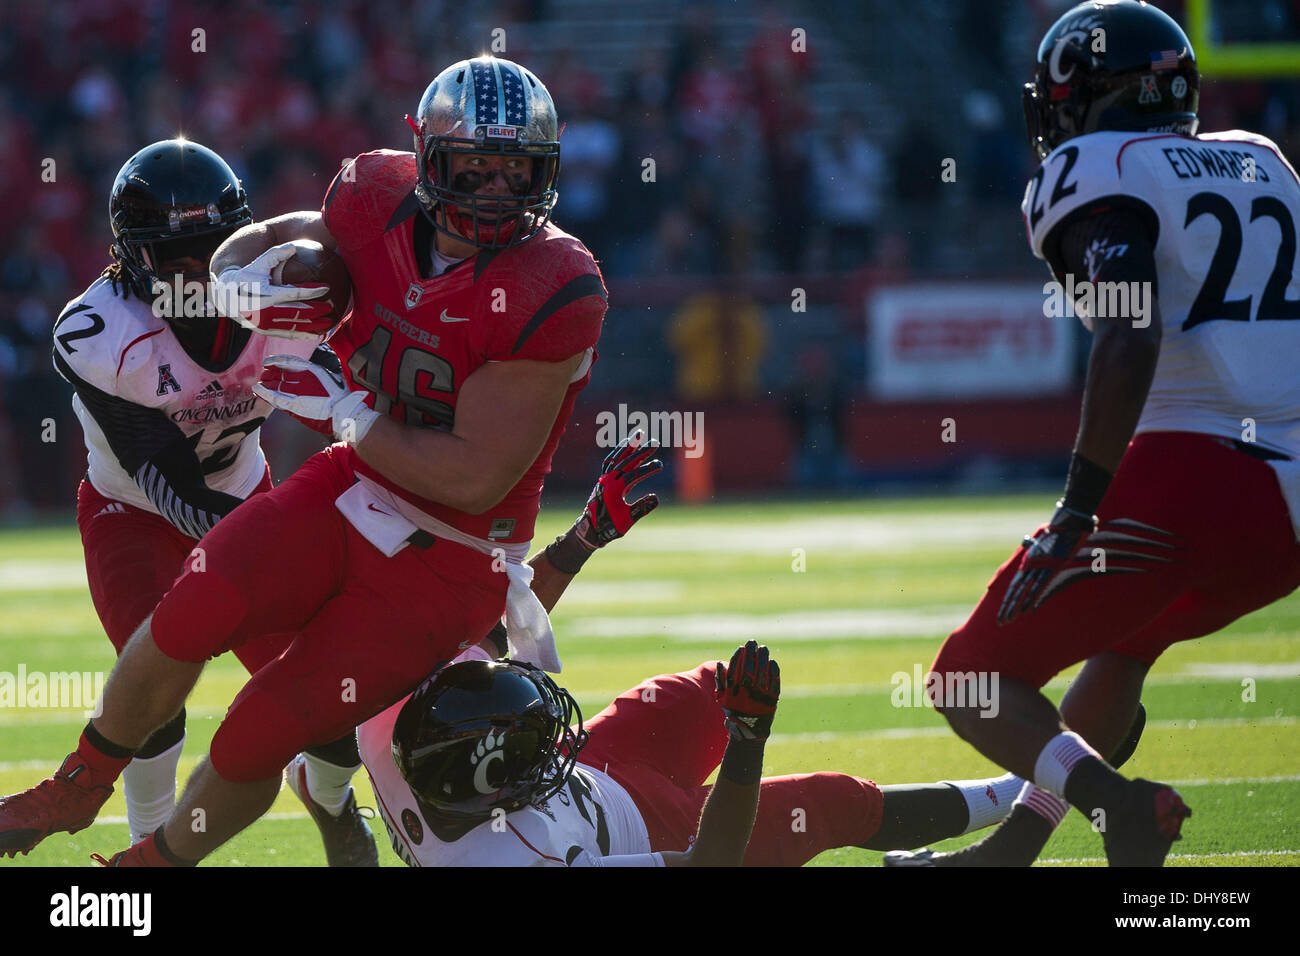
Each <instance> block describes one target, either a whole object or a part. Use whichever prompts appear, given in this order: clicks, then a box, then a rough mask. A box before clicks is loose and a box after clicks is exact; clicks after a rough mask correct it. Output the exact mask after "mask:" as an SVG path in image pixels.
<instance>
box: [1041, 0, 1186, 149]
mask: <svg viewBox="0 0 1300 956" xmlns="http://www.w3.org/2000/svg"><path fill="white" fill-rule="evenodd" d="M1200 85H1201V81H1200V75H1199V74H1198V73H1197V71H1196V56H1195V54H1193V53H1192V45H1191V43H1190V42H1189V41H1188V39H1187V34H1185V33H1183V30H1182V28H1181V27H1180V26H1178V24H1177V23H1175V22H1174V21H1173V20H1172V19H1170V17H1169V16H1168V15H1167V14H1165V13H1163V12H1162V11H1160V10H1158V9H1156V8H1155V7H1153V6H1151V5H1150V4H1148V3H1142V2H1138V0H1091V2H1088V3H1081V4H1079V5H1078V6H1077V7H1074V8H1072V9H1070V10H1068V11H1066V13H1065V14H1064V15H1063V16H1062V17H1061V18H1060V19H1059V20H1057V21H1056V23H1054V24H1053V25H1052V28H1051V29H1050V30H1048V31H1047V35H1046V36H1044V37H1043V42H1042V43H1040V44H1039V46H1038V69H1037V71H1036V73H1035V76H1034V82H1032V83H1026V84H1025V87H1024V105H1025V125H1026V126H1027V127H1028V131H1029V145H1030V147H1031V148H1033V150H1034V151H1035V152H1036V153H1037V154H1038V156H1039V158H1040V159H1046V158H1047V156H1048V155H1049V154H1050V153H1051V152H1052V150H1054V149H1056V147H1057V146H1059V145H1061V143H1063V142H1065V141H1066V140H1068V139H1071V138H1073V137H1075V136H1082V135H1083V134H1084V133H1093V132H1096V131H1098V130H1132V131H1134V132H1170V133H1179V134H1182V135H1184V136H1194V135H1196V127H1197V123H1198V120H1197V117H1196V108H1197V103H1198V100H1199V97H1200Z"/></svg>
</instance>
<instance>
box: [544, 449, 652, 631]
mask: <svg viewBox="0 0 1300 956" xmlns="http://www.w3.org/2000/svg"><path fill="white" fill-rule="evenodd" d="M658 451H659V442H657V441H649V442H647V441H646V440H645V435H644V434H643V433H641V432H640V431H636V432H634V433H632V434H631V435H629V436H628V437H627V438H625V439H623V441H622V442H621V443H620V444H619V446H618V447H617V448H615V449H614V450H613V451H611V452H610V453H609V454H608V455H606V456H605V460H604V462H603V463H602V464H601V469H600V476H599V477H598V478H597V479H596V484H595V486H594V487H593V488H592V489H591V496H590V497H588V498H587V504H586V506H585V507H584V508H583V509H582V513H581V514H580V515H578V520H577V521H575V522H574V523H573V527H571V528H570V529H569V530H568V531H566V532H565V533H564V534H562V535H560V536H559V537H558V538H556V539H555V540H554V541H553V542H551V544H549V545H547V547H546V549H545V550H544V551H540V552H538V553H537V554H535V555H534V556H533V558H532V560H531V561H529V562H528V563H529V565H531V566H532V569H533V582H532V586H533V592H534V593H535V594H536V595H537V599H538V600H539V601H541V602H542V607H544V608H546V610H547V611H548V612H549V611H551V610H553V609H554V607H555V604H556V602H557V601H559V599H560V595H561V594H563V593H564V590H565V588H567V587H568V586H569V582H570V581H572V580H573V578H574V575H576V574H577V573H578V572H579V571H580V570H582V566H583V565H584V564H585V563H586V562H587V559H588V558H590V557H591V556H592V555H593V554H595V553H596V551H597V550H599V549H600V548H603V547H604V546H605V545H607V544H609V543H610V542H611V541H616V540H618V539H619V538H621V537H623V535H625V534H627V533H628V532H629V531H631V530H632V525H634V524H636V523H637V522H638V521H640V520H641V519H642V518H644V517H645V516H646V515H648V514H649V513H650V512H652V511H654V510H655V508H657V507H659V496H658V495H655V494H648V495H643V496H642V497H640V498H638V499H637V500H636V501H631V502H629V501H628V495H629V494H630V493H631V491H632V489H633V488H635V487H636V486H637V485H639V484H641V482H643V481H645V480H646V479H647V478H650V477H651V476H653V475H657V474H659V472H661V471H663V467H664V463H663V462H662V461H660V460H659V459H657V458H655V455H656V454H657V453H658Z"/></svg>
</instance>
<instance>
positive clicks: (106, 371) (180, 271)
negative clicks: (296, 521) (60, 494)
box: [54, 139, 379, 866]
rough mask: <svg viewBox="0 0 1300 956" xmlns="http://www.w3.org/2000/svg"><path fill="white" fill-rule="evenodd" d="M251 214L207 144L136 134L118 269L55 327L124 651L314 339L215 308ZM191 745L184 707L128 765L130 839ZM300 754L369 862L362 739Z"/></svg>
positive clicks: (97, 558) (101, 570)
mask: <svg viewBox="0 0 1300 956" xmlns="http://www.w3.org/2000/svg"><path fill="white" fill-rule="evenodd" d="M252 220H253V217H252V213H251V212H250V211H249V206H248V202H247V197H246V196H245V194H244V189H243V187H242V186H241V185H240V182H239V180H238V179H237V178H236V176H235V174H234V172H232V171H231V169H230V167H229V166H228V165H227V164H226V162H225V161H224V160H223V159H222V158H221V157H220V156H218V155H217V154H216V153H214V152H212V150H210V149H208V148H207V147H205V146H201V145H200V144H198V143H194V142H190V141H188V140H183V139H174V140H167V141H164V142H159V143H153V144H152V145H150V146H146V147H145V148H144V149H142V150H140V151H139V152H138V153H136V154H135V155H134V156H132V157H131V158H130V159H129V160H127V162H126V163H125V164H124V165H123V166H122V170H121V172H119V173H118V174H117V179H116V181H115V182H114V183H113V189H112V193H111V195H110V197H109V222H110V225H111V227H112V230H113V237H114V240H113V245H112V255H113V259H114V262H113V264H112V265H110V266H109V267H108V268H107V269H105V270H104V273H103V275H102V276H100V277H99V278H98V279H97V280H95V282H94V283H92V284H91V286H90V287H89V288H88V289H86V291H85V292H83V293H82V294H81V295H79V296H77V297H76V298H74V299H72V300H71V301H70V302H69V303H68V304H67V306H65V307H64V310H63V313H62V315H60V317H59V320H58V322H57V323H56V324H55V327H54V366H55V368H56V369H58V371H59V374H60V375H62V376H63V377H64V378H65V379H66V380H67V381H68V383H69V384H70V385H72V386H73V388H74V389H75V391H76V396H75V398H74V399H73V402H72V405H73V409H74V410H75V411H76V413H77V417H78V419H80V421H81V426H82V430H83V431H84V432H85V439H86V450H87V458H88V462H87V469H86V478H85V480H84V481H82V482H81V486H80V487H79V488H78V490H77V526H78V527H79V528H80V530H81V540H82V544H83V545H84V547H85V555H86V577H87V580H88V581H89V582H90V595H91V598H92V600H93V601H94V604H95V610H96V612H97V613H98V614H99V619H100V621H101V622H102V623H103V625H104V631H105V633H107V635H108V639H109V640H110V641H111V642H112V644H113V649H114V650H115V651H117V653H119V654H120V653H121V652H122V650H123V648H125V646H126V643H127V641H128V640H129V639H130V637H131V635H132V633H134V631H135V630H136V628H138V627H139V626H140V622H141V621H143V620H144V619H145V618H146V617H148V616H149V614H150V613H151V612H152V611H153V609H154V607H155V606H157V604H158V602H159V600H161V599H162V596H163V595H164V594H166V593H167V589H168V588H170V587H171V585H172V582H173V581H175V580H176V578H177V577H178V576H179V575H180V574H181V572H182V571H184V570H185V567H186V565H187V563H189V559H190V558H191V557H192V556H194V554H195V552H194V548H195V546H196V545H197V544H198V542H199V539H200V538H202V537H203V535H205V534H206V533H207V532H208V531H210V530H211V529H212V528H213V527H214V526H215V525H216V524H217V522H219V521H221V520H222V519H223V518H224V517H225V516H226V515H228V514H229V513H230V512H231V511H233V510H234V509H235V508H236V507H237V506H238V505H240V504H241V503H242V502H243V501H244V500H245V499H247V498H249V497H252V496H254V495H258V494H261V493H262V492H265V491H267V490H269V489H270V487H271V473H270V468H269V467H268V466H267V463H266V458H265V457H264V456H263V454H262V449H261V446H260V444H259V441H258V438H259V435H260V433H261V432H260V429H261V425H262V423H263V422H265V421H266V418H267V416H268V415H270V414H271V412H272V411H273V409H272V407H271V405H270V404H268V403H267V402H265V401H263V400H262V399H261V398H259V397H257V396H256V395H254V394H253V391H252V387H253V385H255V384H256V383H257V380H258V378H259V376H260V375H261V373H262V362H263V360H264V359H265V358H266V357H267V356H269V355H272V354H274V353H277V352H288V353H289V354H291V355H295V356H298V357H306V356H310V355H312V354H313V352H314V351H315V350H316V347H317V345H319V343H320V341H321V336H318V335H317V336H312V337H309V338H306V339H298V340H286V339H271V338H267V337H266V336H262V335H254V334H253V333H252V332H251V331H250V330H249V329H246V328H242V327H241V326H239V325H238V324H236V323H235V322H234V321H233V320H231V319H228V318H225V317H223V316H221V315H218V314H216V312H215V310H213V308H212V307H211V305H210V304H209V303H208V301H207V296H206V293H207V288H208V264H209V260H210V258H211V256H212V253H213V251H214V250H215V249H216V248H217V247H218V246H219V245H220V244H221V243H222V242H223V241H225V240H226V239H228V238H229V237H230V236H231V235H232V234H233V233H234V232H235V230H236V229H238V228H239V227H240V226H242V225H245V224H247V223H250V222H252ZM200 563H201V562H200ZM284 643H285V642H284V641H283V640H282V638H281V637H279V636H275V635H273V636H272V637H271V638H270V639H268V640H261V641H253V642H250V643H248V644H245V645H243V646H242V647H239V648H236V650H235V656H236V657H238V658H239V660H240V662H241V663H243V664H244V666H245V667H247V668H248V671H249V673H250V674H252V673H256V672H257V671H258V670H259V669H260V668H261V667H262V666H263V665H264V664H266V663H268V662H269V661H271V660H273V659H274V658H275V657H276V656H278V654H279V653H280V651H281V650H283V645H284ZM184 740H185V709H184V708H183V707H182V708H181V709H180V712H179V713H177V714H176V715H175V716H173V717H171V719H170V720H168V721H167V722H166V723H165V724H164V725H163V726H162V727H161V728H159V729H158V730H157V731H155V732H154V733H153V735H152V736H150V737H149V739H148V740H146V741H145V742H144V744H143V745H142V746H141V747H140V748H139V749H138V750H136V752H135V755H134V758H133V759H132V760H131V762H130V763H129V764H128V765H127V767H126V770H125V771H124V772H123V774H122V779H123V791H124V796H125V798H126V816H127V822H128V824H129V826H130V830H131V840H132V842H133V843H134V842H138V841H140V840H143V839H144V838H145V837H147V836H148V835H149V834H150V833H152V832H153V831H154V830H156V829H157V828H158V827H159V826H161V825H162V823H163V821H165V820H166V819H167V816H168V814H170V813H171V810H172V806H173V803H174V801H175V795H176V767H177V764H178V763H179V761H180V757H181V748H182V746H183V744H184ZM300 759H301V763H302V765H303V773H304V774H305V781H306V782H305V784H304V787H303V792H307V790H308V789H309V790H310V792H311V793H312V794H314V795H315V800H312V799H311V798H310V797H308V798H307V803H308V807H309V808H310V809H311V810H312V816H313V818H314V819H315V820H316V822H317V824H318V825H319V826H320V829H321V836H322V838H323V840H324V841H325V853H326V857H327V859H328V860H329V863H330V865H331V866H377V865H378V860H379V856H378V850H377V848H376V846H375V841H374V837H373V835H372V834H371V833H370V828H369V827H368V826H367V825H366V822H365V820H363V819H362V818H361V816H360V814H358V813H357V807H356V800H355V798H354V797H353V795H352V787H351V783H350V780H351V777H352V774H353V773H354V772H355V771H356V770H357V769H359V768H360V765H361V763H360V759H359V758H358V757H357V750H356V740H355V737H354V735H353V734H351V733H348V734H345V735H344V736H343V737H342V738H341V739H340V740H338V741H336V742H335V743H333V744H329V745H326V746H324V747H319V748H317V747H311V748H308V749H307V751H306V752H305V756H304V757H302V758H300Z"/></svg>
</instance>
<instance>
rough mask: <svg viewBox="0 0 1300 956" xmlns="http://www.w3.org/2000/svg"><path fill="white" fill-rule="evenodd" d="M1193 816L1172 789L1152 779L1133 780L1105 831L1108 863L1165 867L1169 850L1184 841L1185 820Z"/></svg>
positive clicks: (1103, 837) (1176, 792) (1104, 837)
mask: <svg viewBox="0 0 1300 956" xmlns="http://www.w3.org/2000/svg"><path fill="white" fill-rule="evenodd" d="M1191 815H1192V811H1191V810H1190V809H1188V807H1187V804H1185V803H1183V798H1182V797H1181V796H1179V795H1178V791H1177V790H1175V789H1174V788H1173V787H1170V786H1167V785H1165V784H1163V783H1155V782H1154V781H1151V780H1133V781H1131V782H1130V783H1129V790H1128V794H1127V796H1126V797H1125V798H1124V801H1123V802H1122V803H1121V804H1120V805H1119V806H1118V807H1116V808H1115V811H1114V812H1113V813H1112V814H1111V815H1110V819H1109V820H1107V826H1106V828H1105V829H1104V830H1103V831H1102V839H1103V841H1104V842H1105V844H1106V859H1107V861H1108V862H1109V863H1110V865H1111V866H1163V865H1164V862H1165V856H1166V855H1167V854H1168V853H1169V848H1170V847H1171V846H1172V845H1173V843H1174V841H1176V840H1181V839H1182V838H1183V837H1182V832H1181V831H1182V826H1183V821H1184V820H1186V819H1187V818H1188V817H1190V816H1191Z"/></svg>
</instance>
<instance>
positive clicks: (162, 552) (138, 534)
mask: <svg viewBox="0 0 1300 956" xmlns="http://www.w3.org/2000/svg"><path fill="white" fill-rule="evenodd" d="M270 488H271V472H270V469H269V468H268V469H267V472H266V474H265V475H264V476H263V478H262V481H261V483H259V484H258V486H257V487H256V488H255V489H254V490H253V494H254V495H256V494H259V493H261V492H264V491H269V490H270ZM250 497H251V496H250ZM77 527H78V528H79V529H80V531H81V543H82V546H83V548H84V550H85V553H86V580H87V581H88V582H89V583H90V599H91V600H92V601H93V602H94V604H95V612H96V613H97V614H98V615H99V620H100V623H101V624H103V625H104V631H105V633H106V634H108V639H109V640H110V641H112V642H113V648H114V650H116V651H117V653H118V654H121V653H122V648H124V647H125V646H126V642H127V641H129V640H130V639H131V635H132V634H134V633H135V631H136V629H137V628H138V627H139V626H140V622H142V621H143V620H144V619H145V618H146V617H148V616H149V614H150V612H151V611H153V609H154V608H155V607H157V606H158V602H159V601H161V600H162V596H163V595H164V594H166V593H167V591H168V589H169V588H170V587H171V586H172V583H173V582H174V581H175V580H176V579H177V578H178V577H180V574H181V571H183V570H184V566H185V561H186V559H187V558H188V557H190V554H191V553H192V552H193V550H194V547H195V546H196V545H197V544H198V541H197V540H195V539H194V538H191V537H189V536H188V535H185V534H182V533H181V532H180V531H178V530H176V528H175V527H174V526H173V525H172V524H171V523H170V522H169V521H168V520H167V519H166V518H164V517H162V516H161V515H157V514H154V513H153V512H150V511H145V510H143V509H141V508H136V507H134V506H133V505H128V504H125V503H124V502H121V501H117V500H115V499H113V498H106V497H105V496H104V495H102V494H100V493H99V492H98V491H97V490H96V489H95V486H94V485H92V484H91V483H90V482H89V481H82V482H81V485H80V487H78V489H77ZM286 646H288V639H287V638H286V637H285V636H283V635H273V636H271V637H270V638H268V639H265V640H259V641H253V642H251V643H249V644H248V645H246V646H244V647H241V648H240V649H239V650H238V651H236V656H237V657H238V658H239V660H240V661H241V662H242V663H243V664H244V666H245V667H247V668H248V672H249V673H250V674H251V673H253V672H254V671H256V670H257V669H258V668H259V667H261V666H262V665H263V664H265V663H267V662H268V661H270V660H273V659H274V658H276V657H278V656H279V654H280V653H281V652H282V651H283V650H284V648H285V647H286Z"/></svg>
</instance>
